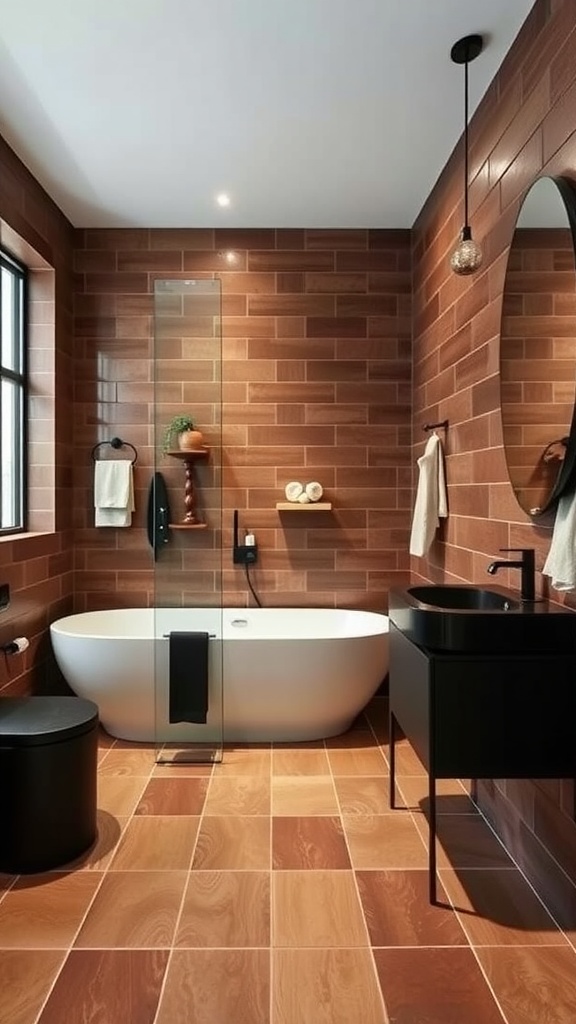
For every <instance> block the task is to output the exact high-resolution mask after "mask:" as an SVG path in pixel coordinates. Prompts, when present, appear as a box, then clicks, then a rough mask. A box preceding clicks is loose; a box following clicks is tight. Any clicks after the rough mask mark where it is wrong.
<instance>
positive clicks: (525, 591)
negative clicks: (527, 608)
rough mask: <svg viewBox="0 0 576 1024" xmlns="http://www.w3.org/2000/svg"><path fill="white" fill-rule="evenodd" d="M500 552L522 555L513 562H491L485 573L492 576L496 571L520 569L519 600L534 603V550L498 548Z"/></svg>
mask: <svg viewBox="0 0 576 1024" xmlns="http://www.w3.org/2000/svg"><path fill="white" fill-rule="evenodd" d="M500 551H515V552H516V553H517V554H519V555H522V558H521V559H520V560H519V561H515V562H491V563H490V565H489V566H488V569H487V572H489V573H490V574H491V575H492V576H493V575H494V573H497V572H498V569H520V571H521V573H522V577H521V583H520V598H521V600H522V601H534V600H535V599H536V582H535V575H536V562H535V554H534V548H500Z"/></svg>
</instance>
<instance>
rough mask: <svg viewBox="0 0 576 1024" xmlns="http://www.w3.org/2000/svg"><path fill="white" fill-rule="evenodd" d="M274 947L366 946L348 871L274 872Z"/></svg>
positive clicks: (352, 884) (364, 928) (361, 919)
mask: <svg viewBox="0 0 576 1024" xmlns="http://www.w3.org/2000/svg"><path fill="white" fill-rule="evenodd" d="M272 885H273V902H272V907H273V933H272V944H273V945H274V946H291V947H299V946H317V947H321V948H328V947H330V946H346V947H352V946H366V945H368V934H367V931H366V925H365V923H364V918H363V915H362V908H361V906H360V901H359V899H358V892H357V890H356V883H355V881H354V875H353V873H352V872H351V871H274V872H273V873H272Z"/></svg>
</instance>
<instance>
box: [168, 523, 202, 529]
mask: <svg viewBox="0 0 576 1024" xmlns="http://www.w3.org/2000/svg"><path fill="white" fill-rule="evenodd" d="M207 527H208V523H168V529H169V530H206V529H207Z"/></svg>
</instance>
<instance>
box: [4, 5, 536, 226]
mask: <svg viewBox="0 0 576 1024" xmlns="http://www.w3.org/2000/svg"><path fill="white" fill-rule="evenodd" d="M532 2H533V0H354V2H350V0H0V132H1V133H2V134H3V135H4V137H5V138H6V140H7V141H8V142H9V144H10V145H11V146H12V147H13V148H14V149H15V150H16V152H17V153H18V155H19V156H20V157H21V159H22V160H23V161H24V162H25V163H26V164H27V166H28V167H29V168H30V169H31V171H32V172H33V173H34V174H35V176H36V177H37V178H38V179H39V181H40V182H41V183H42V184H43V185H44V187H45V188H46V190H47V191H48V192H49V193H50V195H51V196H52V197H53V198H54V199H55V201H56V202H57V203H58V205H59V206H60V208H61V209H62V210H63V211H64V213H66V214H67V216H68V217H69V218H70V220H71V221H72V223H73V224H75V225H76V226H77V227H96V226H101V227H130V226H147V227H225V226H230V227H270V226H274V227H321V228H330V227H343V228H345V227H392V228H397V227H411V225H412V224H413V222H414V220H415V218H416V216H417V214H418V212H419V210H420V208H421V206H422V204H423V202H424V200H425V198H426V196H427V195H428V193H429V192H430V189H431V188H432V186H433V184H434V182H435V180H436V178H437V177H438V174H439V172H440V171H441V169H442V167H443V166H444V164H445V162H446V160H447V158H448V156H449V155H450V152H451V151H452V149H453V147H454V145H455V143H456V141H457V139H458V137H459V136H460V134H461V132H462V126H463V76H464V70H463V67H462V66H458V65H455V64H453V63H452V61H451V60H450V48H451V46H452V43H453V42H455V40H456V39H458V38H459V37H460V36H463V35H467V34H468V33H470V32H479V33H481V34H482V35H484V36H485V38H486V47H485V50H484V52H483V53H482V54H481V55H480V56H479V57H478V59H477V60H476V61H475V62H474V63H473V64H471V65H470V71H469V75H470V109H471V111H472V110H473V109H474V108H475V106H476V105H477V103H478V101H479V99H480V98H481V96H482V95H483V93H484V91H485V90H486V87H487V86H488V84H489V82H490V81H491V79H492V78H493V76H494V74H495V72H496V70H497V69H498V67H499V65H500V64H501V62H502V59H503V57H504V54H505V53H506V51H507V50H508V48H509V47H510V45H511V43H512V41H513V39H514V37H515V35H516V33H517V32H518V30H519V28H520V26H521V24H522V22H523V21H524V19H525V17H526V15H527V14H528V11H529V10H530V8H531V6H532ZM219 192H227V193H229V195H230V198H231V204H230V206H229V207H227V208H226V209H221V208H219V207H218V206H217V205H216V203H215V196H216V194H217V193H219Z"/></svg>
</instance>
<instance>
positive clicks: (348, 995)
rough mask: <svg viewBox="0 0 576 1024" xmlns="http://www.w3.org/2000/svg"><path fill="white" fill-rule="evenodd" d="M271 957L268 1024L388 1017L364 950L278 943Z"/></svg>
mask: <svg viewBox="0 0 576 1024" xmlns="http://www.w3.org/2000/svg"><path fill="white" fill-rule="evenodd" d="M272 963H273V966H272V977H273V993H272V1024H311V1021H313V1022H314V1024H385V1021H386V1022H387V1018H386V1016H385V1013H384V1007H383V1003H382V997H381V995H380V991H379V987H378V981H377V979H376V976H375V973H374V966H373V964H372V960H371V954H370V951H369V950H367V949H277V950H275V951H274V953H273V961H272ZM406 1024H408V1022H406Z"/></svg>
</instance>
